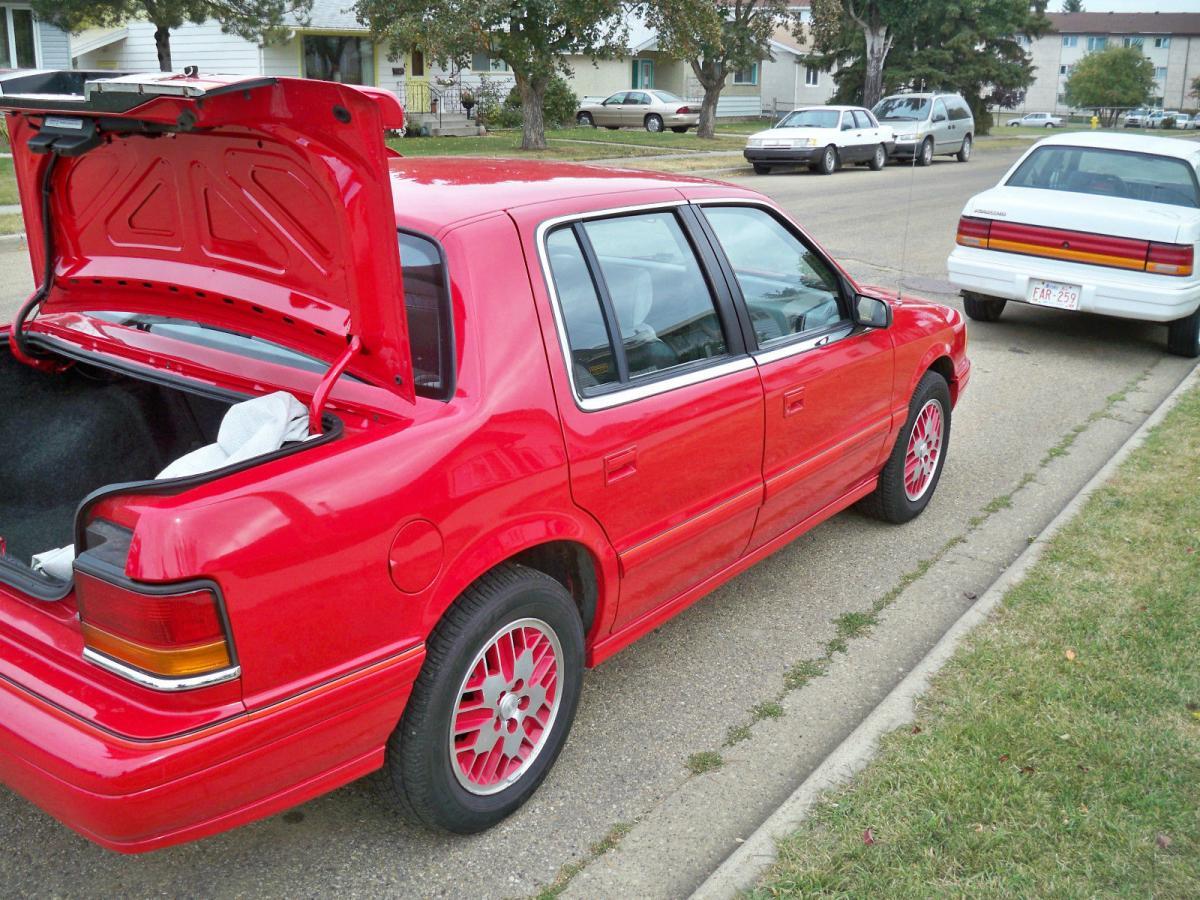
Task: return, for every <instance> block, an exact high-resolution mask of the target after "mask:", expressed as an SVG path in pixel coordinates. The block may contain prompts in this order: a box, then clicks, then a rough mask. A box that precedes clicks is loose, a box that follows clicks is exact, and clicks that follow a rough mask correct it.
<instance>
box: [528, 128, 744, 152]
mask: <svg viewBox="0 0 1200 900" xmlns="http://www.w3.org/2000/svg"><path fill="white" fill-rule="evenodd" d="M546 138H547V139H548V140H550V141H601V142H604V143H610V144H636V145H638V146H642V147H653V148H655V149H667V150H669V151H670V152H674V153H677V152H679V151H681V150H693V151H705V150H740V149H742V147H744V146H746V140H745V138H742V137H728V136H723V135H721V133H720V129H719V128H718V133H717V136H716V137H715V138H713V139H712V140H707V141H706V140H701V139H700V138H698V137H696V132H695V130H692V131H689V132H687V133H686V134H676V133H675V132H673V131H663V132H660V133H659V134H651V133H650V132H649V131H646V130H645V129H644V128H622V129H620V130H618V131H610V130H609V129H607V128H555V129H552V130H550V131H547V132H546Z"/></svg>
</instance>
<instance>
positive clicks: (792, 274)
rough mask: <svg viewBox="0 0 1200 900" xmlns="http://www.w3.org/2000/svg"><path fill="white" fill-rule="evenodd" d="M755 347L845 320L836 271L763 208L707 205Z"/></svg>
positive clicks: (705, 211) (707, 213) (811, 331)
mask: <svg viewBox="0 0 1200 900" xmlns="http://www.w3.org/2000/svg"><path fill="white" fill-rule="evenodd" d="M704 215H705V217H706V218H707V219H708V221H709V224H710V225H712V229H713V231H714V232H716V235H717V240H718V241H720V243H721V249H723V250H724V251H725V257H726V258H727V259H728V260H729V264H730V265H731V266H733V271H734V275H735V276H736V277H737V282H738V287H740V288H741V291H742V297H743V299H744V300H745V302H746V307H747V309H748V311H749V312H750V318H751V320H752V321H753V324H754V333H755V335H756V336H757V338H758V344H759V346H760V347H767V346H771V345H772V344H776V343H783V342H785V341H786V340H787V339H788V338H791V337H793V336H794V335H798V334H808V333H815V332H818V331H821V330H824V329H826V328H830V327H831V326H833V325H837V324H839V323H842V322H845V321H846V320H847V319H848V318H849V317H848V316H847V315H845V314H844V313H843V311H842V300H841V291H840V289H839V282H838V277H837V275H836V273H835V272H834V271H833V269H832V268H831V267H830V266H829V264H828V263H826V262H825V260H823V259H821V257H820V256H818V255H817V254H816V253H814V252H813V251H812V250H810V249H809V248H808V247H807V246H805V244H804V243H803V242H801V241H800V240H799V238H797V237H796V236H795V235H794V234H792V233H791V232H790V231H789V230H788V229H787V228H785V227H784V226H783V224H782V223H781V222H779V220H778V219H776V218H775V217H774V216H772V215H771V214H770V213H768V212H767V211H766V210H763V209H758V208H756V207H752V206H707V207H705V208H704Z"/></svg>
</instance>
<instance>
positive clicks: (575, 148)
mask: <svg viewBox="0 0 1200 900" xmlns="http://www.w3.org/2000/svg"><path fill="white" fill-rule="evenodd" d="M388 146H390V147H392V148H393V149H395V150H397V151H398V152H400V153H402V154H403V155H404V156H483V157H505V158H518V159H558V160H573V161H580V160H590V159H609V158H611V157H642V156H646V157H650V156H658V155H659V154H661V153H669V152H671V151H670V150H669V149H668V148H665V147H664V148H656V147H645V146H639V145H634V144H627V145H617V144H608V143H604V142H600V141H597V142H595V143H588V144H577V143H567V142H565V141H559V142H557V143H552V144H551V145H550V147H549V148H548V149H546V150H534V151H528V150H522V149H521V135H520V134H519V133H517V132H512V131H502V132H498V133H495V134H488V135H482V136H472V137H425V138H392V139H390V140H388Z"/></svg>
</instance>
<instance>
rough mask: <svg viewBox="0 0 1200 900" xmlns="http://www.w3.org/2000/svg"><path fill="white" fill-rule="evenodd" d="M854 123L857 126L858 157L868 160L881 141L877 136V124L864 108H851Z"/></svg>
mask: <svg viewBox="0 0 1200 900" xmlns="http://www.w3.org/2000/svg"><path fill="white" fill-rule="evenodd" d="M853 113H854V124H855V125H856V126H858V131H857V140H858V144H859V151H860V152H859V159H861V160H869V159H871V157H873V156H874V155H875V148H876V147H877V146H879V144H881V143H882V140H881V139H880V137H879V126H878V125H876V124H875V122H874V121H873V120H872V119H871V114H870V113H868V112H867V111H866V110H865V109H856V110H853Z"/></svg>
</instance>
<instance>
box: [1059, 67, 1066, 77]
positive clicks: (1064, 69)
mask: <svg viewBox="0 0 1200 900" xmlns="http://www.w3.org/2000/svg"><path fill="white" fill-rule="evenodd" d="M1058 74H1059V75H1066V74H1067V67H1066V66H1059V67H1058Z"/></svg>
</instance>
